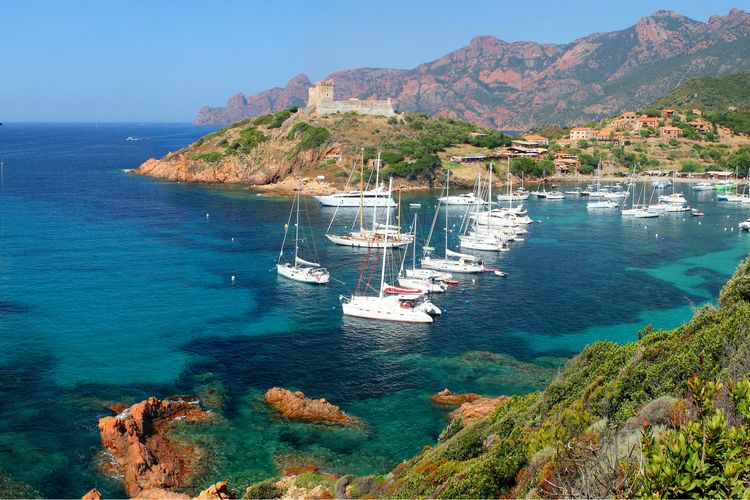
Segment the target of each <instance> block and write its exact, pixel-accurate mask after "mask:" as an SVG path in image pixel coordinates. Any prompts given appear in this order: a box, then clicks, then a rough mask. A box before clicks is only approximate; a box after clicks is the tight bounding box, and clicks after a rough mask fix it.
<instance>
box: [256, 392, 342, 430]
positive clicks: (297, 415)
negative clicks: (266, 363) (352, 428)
mask: <svg viewBox="0 0 750 500" xmlns="http://www.w3.org/2000/svg"><path fill="white" fill-rule="evenodd" d="M263 399H264V400H265V401H266V403H267V404H268V405H269V406H270V407H271V408H273V409H274V410H276V411H278V412H279V413H281V414H282V415H283V416H284V417H286V418H288V419H291V420H308V421H312V422H326V423H332V424H352V423H354V419H352V418H351V417H349V416H348V415H346V414H345V413H344V412H343V411H341V408H339V407H338V406H336V405H334V404H331V403H329V402H328V401H326V400H325V399H323V398H321V399H308V398H307V397H305V394H304V393H302V392H301V391H297V392H292V391H289V390H287V389H282V388H281V387H273V388H271V389H269V390H268V391H267V392H266V394H265V396H264V397H263Z"/></svg>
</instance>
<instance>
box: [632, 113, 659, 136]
mask: <svg viewBox="0 0 750 500" xmlns="http://www.w3.org/2000/svg"><path fill="white" fill-rule="evenodd" d="M658 126H659V119H658V118H657V117H655V116H641V117H639V118H637V119H636V120H635V128H634V130H635V131H636V132H638V131H640V130H641V129H644V128H650V129H654V130H655V129H656V128H657V127H658Z"/></svg>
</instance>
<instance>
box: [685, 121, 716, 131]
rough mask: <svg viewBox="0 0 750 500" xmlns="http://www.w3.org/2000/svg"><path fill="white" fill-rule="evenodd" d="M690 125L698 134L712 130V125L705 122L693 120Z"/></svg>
mask: <svg viewBox="0 0 750 500" xmlns="http://www.w3.org/2000/svg"><path fill="white" fill-rule="evenodd" d="M688 125H690V126H692V127H694V128H695V129H696V130H697V131H698V132H708V131H710V130H711V124H710V123H707V122H704V121H703V120H693V121H691V122H688Z"/></svg>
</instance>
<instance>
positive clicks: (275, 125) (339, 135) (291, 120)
mask: <svg viewBox="0 0 750 500" xmlns="http://www.w3.org/2000/svg"><path fill="white" fill-rule="evenodd" d="M509 142H510V139H509V138H508V137H507V136H505V135H504V134H502V133H501V132H499V131H497V130H490V129H483V128H480V127H478V126H476V125H473V124H470V123H467V122H463V121H459V120H454V119H451V118H445V117H439V118H431V117H429V116H427V115H425V114H421V113H405V114H403V115H400V116H399V117H392V118H390V119H388V118H385V117H378V116H361V115H357V114H355V113H345V114H335V115H328V116H317V115H311V114H307V113H305V112H302V111H298V110H297V109H296V108H291V109H287V110H283V111H280V112H278V113H272V114H267V115H262V116H258V117H255V118H250V119H247V120H242V121H240V122H237V123H234V124H232V125H230V126H228V127H225V128H222V129H221V130H217V131H216V132H213V133H211V134H208V135H206V136H204V137H202V138H200V139H198V140H197V141H196V142H194V143H193V144H191V145H189V146H187V147H186V148H183V149H181V150H179V151H177V152H174V153H170V154H168V155H167V156H165V157H164V158H162V159H160V160H153V159H152V160H149V161H147V162H146V163H144V164H143V165H142V166H141V168H139V169H138V171H137V172H138V173H141V174H144V175H151V176H154V177H161V178H166V179H171V180H181V181H193V182H240V183H251V184H269V183H273V182H278V181H280V180H283V179H284V178H285V177H287V176H288V175H290V174H295V173H303V174H304V175H305V176H308V177H310V176H317V175H324V176H326V177H330V178H333V179H336V178H338V179H344V180H345V179H346V178H348V176H349V172H350V171H351V168H352V165H353V164H354V163H355V162H356V161H357V159H358V157H359V154H360V151H361V150H362V148H364V153H365V155H364V159H365V161H366V162H368V167H372V162H371V160H374V159H375V158H376V156H377V153H378V151H380V152H381V155H382V156H381V158H382V162H383V167H384V172H383V174H384V175H392V176H394V177H397V178H403V179H406V180H414V181H419V182H427V183H431V182H433V181H434V180H435V179H436V178H437V177H438V176H439V175H440V173H441V170H442V168H443V163H442V161H441V159H440V157H439V156H438V153H442V152H444V151H445V150H446V148H449V147H453V146H458V145H467V146H472V147H474V148H479V149H480V150H487V149H489V148H494V147H497V146H500V145H506V144H509ZM369 170H370V168H368V173H369Z"/></svg>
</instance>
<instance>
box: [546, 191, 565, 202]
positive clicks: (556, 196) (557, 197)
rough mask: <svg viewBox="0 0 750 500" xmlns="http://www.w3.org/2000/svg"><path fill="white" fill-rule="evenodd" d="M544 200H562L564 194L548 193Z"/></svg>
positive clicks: (557, 192) (558, 192)
mask: <svg viewBox="0 0 750 500" xmlns="http://www.w3.org/2000/svg"><path fill="white" fill-rule="evenodd" d="M544 198H545V199H546V200H564V199H565V194H564V193H562V192H560V191H548V192H547V195H546V196H545V197H544Z"/></svg>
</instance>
